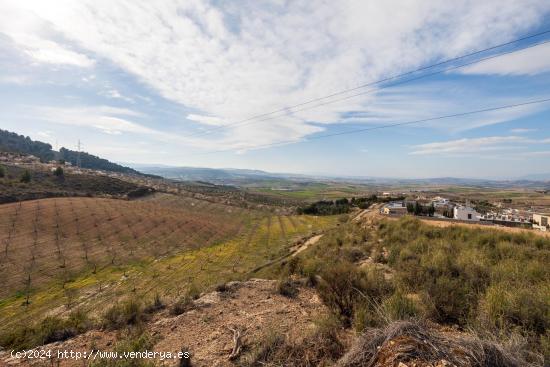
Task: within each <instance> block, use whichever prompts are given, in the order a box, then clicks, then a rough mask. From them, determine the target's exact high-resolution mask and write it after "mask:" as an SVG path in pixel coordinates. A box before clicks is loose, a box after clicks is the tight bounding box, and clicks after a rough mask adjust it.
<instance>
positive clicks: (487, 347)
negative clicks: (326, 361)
mask: <svg viewBox="0 0 550 367" xmlns="http://www.w3.org/2000/svg"><path fill="white" fill-rule="evenodd" d="M441 361H447V362H448V363H450V365H452V366H456V367H528V366H539V365H540V364H538V363H533V362H528V361H526V360H525V359H523V357H522V356H521V355H520V354H518V353H517V351H510V350H509V349H507V348H505V347H503V346H501V345H499V344H497V343H495V342H492V341H487V340H482V339H480V338H477V337H473V336H468V337H466V336H458V335H453V336H451V335H447V334H442V333H439V332H436V331H434V330H432V329H430V327H429V326H428V325H426V324H425V323H422V322H413V321H399V322H395V323H392V324H389V325H388V326H386V327H385V328H379V329H369V330H367V331H366V332H365V333H364V334H363V335H361V336H360V337H359V338H358V340H357V341H356V343H355V344H354V345H353V346H352V347H351V348H350V350H349V351H348V352H347V353H346V354H345V355H344V356H343V357H342V358H341V359H340V360H339V361H338V363H337V364H336V366H338V367H389V366H397V365H398V364H399V363H400V362H403V363H404V364H407V363H408V362H416V363H417V364H419V365H424V364H428V363H429V364H433V365H435V364H436V363H438V362H441Z"/></svg>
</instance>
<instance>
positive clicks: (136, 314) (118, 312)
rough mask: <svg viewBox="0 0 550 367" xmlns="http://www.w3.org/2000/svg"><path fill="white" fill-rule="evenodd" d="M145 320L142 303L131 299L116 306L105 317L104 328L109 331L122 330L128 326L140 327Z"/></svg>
mask: <svg viewBox="0 0 550 367" xmlns="http://www.w3.org/2000/svg"><path fill="white" fill-rule="evenodd" d="M144 320H145V313H144V310H143V306H142V305H141V303H140V302H139V301H137V300H135V299H129V300H126V301H123V302H121V303H116V304H114V305H113V306H112V307H111V308H109V309H108V310H107V312H105V314H104V315H103V326H104V327H105V328H107V329H120V328H122V327H124V326H128V325H138V324H140V323H141V322H142V321H144Z"/></svg>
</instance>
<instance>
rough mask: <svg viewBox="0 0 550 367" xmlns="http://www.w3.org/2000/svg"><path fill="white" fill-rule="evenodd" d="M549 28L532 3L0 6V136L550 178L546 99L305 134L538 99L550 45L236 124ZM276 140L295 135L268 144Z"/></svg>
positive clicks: (112, 154)
mask: <svg viewBox="0 0 550 367" xmlns="http://www.w3.org/2000/svg"><path fill="white" fill-rule="evenodd" d="M544 30H550V3H548V1H543V0H528V1H521V2H519V1H506V0H505V1H496V0H488V1H483V2H479V1H454V2H441V1H435V0H434V1H404V0H403V1H384V2H380V1H341V2H340V1H339V2H326V1H291V2H285V1H264V2H257V1H252V0H250V1H198V0H197V1H191V0H187V1H172V0H166V1H162V2H161V1H122V0H117V1H87V0H80V1H68V0H67V1H65V0H58V1H22V0H18V1H12V0H4V1H2V2H1V3H0V96H1V98H0V128H3V129H7V130H11V131H15V132H17V133H20V134H25V135H28V136H30V137H31V138H33V139H37V140H42V141H46V142H48V143H50V144H52V145H53V146H54V147H55V146H59V147H61V146H65V147H68V148H72V149H75V147H76V143H77V140H78V139H80V140H81V141H82V144H83V149H84V150H86V151H88V152H90V153H93V154H97V155H100V156H102V157H106V158H108V159H110V160H113V161H117V162H128V163H142V164H165V165H175V166H207V167H233V168H254V169H264V170H269V171H276V172H295V173H315V174H330V175H347V176H348V175H352V176H384V177H440V176H455V177H488V178H512V177H520V176H523V175H527V174H533V173H549V172H550V168H548V167H550V166H549V165H548V161H549V158H550V103H544V104H540V105H531V106H526V107H521V108H515V109H510V110H501V111H495V112H490V113H483V114H478V115H472V116H468V117H461V118H452V119H445V120H438V121H432V122H429V123H424V124H418V125H409V126H402V127H395V128H388V129H382V130H373V131H368V132H364V133H356V134H348V135H341V136H336V137H332V138H327V139H313V140H310V139H311V138H312V137H315V136H318V135H325V134H332V133H336V132H341V131H348V130H354V129H361V128H365V127H369V126H378V125H383V124H391V123H396V122H406V121H412V120H418V119H424V118H431V117H436V116H442V115H449V114H454V113H460V112H465V111H470V110H478V109H484V108H491V107H497V106H500V105H506V104H515V103H521V102H524V101H529V100H537V99H543V98H550V88H549V87H548V85H550V43H549V44H543V45H540V46H536V47H531V48H528V49H525V50H523V51H518V52H516V53H512V54H508V55H505V56H502V57H499V58H494V59H491V60H488V61H485V62H481V63H478V64H474V65H471V66H468V67H466V68H462V69H456V70H454V71H452V72H446V73H442V74H440V75H437V76H432V77H429V78H425V79H422V80H418V81H414V82H411V83H406V84H401V85H398V86H393V87H391V86H390V87H387V88H380V86H379V87H378V88H377V89H372V88H371V90H370V92H369V93H366V94H364V95H361V96H358V97H354V98H349V99H346V100H344V101H337V102H334V103H330V104H327V105H324V106H318V107H316V108H309V109H305V110H302V109H301V108H294V109H293V108H289V109H286V110H285V111H284V112H283V113H278V114H275V115H274V116H273V118H270V119H269V120H265V121H260V120H261V119H256V120H252V121H249V122H247V123H243V124H236V122H238V121H241V120H243V119H247V118H249V117H251V116H256V115H260V114H264V113H266V112H271V111H274V110H279V109H281V108H285V107H288V106H293V105H296V104H299V103H301V102H304V101H307V100H310V99H314V98H319V97H322V96H325V95H328V94H331V93H333V92H337V91H340V90H343V89H346V88H354V87H356V86H358V85H361V84H365V83H368V82H372V81H375V80H379V79H382V78H385V77H388V76H391V75H395V74H399V73H403V72H407V71H409V70H413V69H416V68H419V67H422V66H425V65H429V64H431V63H435V62H438V61H441V60H444V59H447V58H450V57H455V56H459V55H462V54H466V53H469V52H472V51H476V50H478V49H482V48H486V47H490V46H492V45H495V44H499V43H504V42H507V41H509V40H513V39H516V38H520V37H522V36H523V35H526V34H531V33H536V32H540V31H544ZM549 38H550V36H549V35H547V36H546V37H539V38H537V39H532V40H530V41H529V42H523V43H519V44H516V45H513V46H511V47H507V48H503V49H502V50H499V51H509V50H513V49H516V48H520V47H522V46H526V45H528V44H532V43H536V42H539V41H543V40H546V39H549ZM488 55H490V54H486V55H480V56H488ZM472 60H473V59H472ZM465 61H468V60H465ZM348 95H349V94H344V95H343V96H348ZM228 124H229V126H226V127H221V126H223V125H228ZM213 129H214V130H213ZM281 141H284V142H291V143H289V144H284V145H281V146H273V147H267V148H266V147H265V146H266V145H270V144H274V143H278V142H281Z"/></svg>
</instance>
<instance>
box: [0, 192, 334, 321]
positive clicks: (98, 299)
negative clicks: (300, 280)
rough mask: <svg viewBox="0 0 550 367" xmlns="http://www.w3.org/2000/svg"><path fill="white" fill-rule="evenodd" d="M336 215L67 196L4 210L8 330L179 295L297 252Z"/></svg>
mask: <svg viewBox="0 0 550 367" xmlns="http://www.w3.org/2000/svg"><path fill="white" fill-rule="evenodd" d="M334 222H335V218H332V217H312V216H282V215H276V214H273V213H271V212H269V211H258V210H249V209H244V208H238V207H232V206H228V205H222V204H217V203H211V202H208V201H204V200H196V199H192V198H186V197H180V196H174V195H169V194H158V195H155V196H153V197H151V198H149V199H147V200H141V201H122V200H112V199H99V198H57V199H43V200H35V201H27V202H22V203H14V204H6V205H2V206H0V241H1V242H0V244H1V255H0V278H1V279H2V280H3V286H2V288H1V289H0V321H1V325H2V326H0V330H5V329H7V328H9V327H10V326H11V325H14V324H19V323H21V322H22V321H23V322H32V321H38V320H39V319H40V318H41V317H43V316H44V315H46V314H51V313H54V314H62V313H66V312H70V311H71V310H73V309H75V308H80V309H84V310H86V311H91V312H92V313H94V312H99V311H102V310H103V309H104V308H102V307H104V306H105V307H106V306H107V305H110V304H112V303H113V302H115V301H116V300H117V299H119V298H124V297H127V296H129V295H138V296H139V297H141V298H152V297H153V296H154V295H155V294H157V293H158V294H159V295H162V296H163V297H167V298H170V297H173V298H176V297H177V296H178V295H179V294H181V292H183V291H185V290H186V289H188V288H189V287H196V288H201V289H205V288H208V287H211V286H214V285H215V284H217V283H219V282H223V281H225V280H229V279H243V278H247V277H249V276H251V275H252V273H251V271H252V270H253V269H254V268H256V267H258V266H260V265H262V264H264V263H266V262H269V261H270V260H272V259H276V258H278V257H280V256H283V255H285V254H286V253H288V249H289V248H290V246H291V245H292V240H293V239H296V238H299V237H303V236H307V235H309V234H310V233H312V232H314V231H316V230H320V229H322V228H326V227H328V226H331V225H333V224H334Z"/></svg>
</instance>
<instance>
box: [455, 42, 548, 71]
mask: <svg viewBox="0 0 550 367" xmlns="http://www.w3.org/2000/svg"><path fill="white" fill-rule="evenodd" d="M549 71H550V44H548V43H546V44H543V45H540V46H536V47H533V48H529V49H526V50H522V51H518V52H516V53H512V54H508V55H504V56H502V57H498V58H494V59H489V60H486V61H483V62H481V63H479V64H475V65H471V66H468V67H466V68H463V69H460V72H462V73H464V74H500V75H535V74H540V73H546V72H549Z"/></svg>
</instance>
